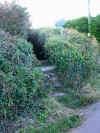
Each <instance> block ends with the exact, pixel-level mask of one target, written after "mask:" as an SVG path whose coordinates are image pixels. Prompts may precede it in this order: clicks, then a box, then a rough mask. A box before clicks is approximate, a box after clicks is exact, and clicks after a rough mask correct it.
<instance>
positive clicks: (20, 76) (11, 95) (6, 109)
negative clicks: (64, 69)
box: [0, 31, 45, 131]
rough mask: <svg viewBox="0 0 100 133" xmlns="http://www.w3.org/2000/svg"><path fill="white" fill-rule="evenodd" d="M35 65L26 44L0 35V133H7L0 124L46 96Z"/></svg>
mask: <svg viewBox="0 0 100 133" xmlns="http://www.w3.org/2000/svg"><path fill="white" fill-rule="evenodd" d="M33 63H34V64H33ZM37 63H38V61H37V59H36V57H35V56H34V54H33V52H32V46H31V45H29V44H28V43H27V41H25V40H24V39H22V38H18V39H17V38H14V37H12V36H10V35H9V34H7V33H5V32H4V31H0V126H1V127H0V130H2V128H3V129H4V130H5V131H6V130H7V129H6V128H5V127H2V124H1V122H2V120H3V121H4V122H6V121H7V120H14V119H15V118H16V117H17V115H18V114H19V113H20V111H22V112H24V111H29V110H31V109H32V108H34V102H35V100H36V99H37V97H41V96H43V94H45V92H44V93H43V89H44V84H43V83H44V75H43V73H42V72H41V71H40V70H39V69H38V68H35V67H36V66H37Z"/></svg>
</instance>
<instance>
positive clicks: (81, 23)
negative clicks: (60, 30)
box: [63, 17, 88, 33]
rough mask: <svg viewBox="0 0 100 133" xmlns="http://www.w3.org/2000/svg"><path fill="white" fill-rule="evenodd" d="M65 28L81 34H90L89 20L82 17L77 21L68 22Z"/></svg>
mask: <svg viewBox="0 0 100 133" xmlns="http://www.w3.org/2000/svg"><path fill="white" fill-rule="evenodd" d="M63 27H64V28H73V29H76V30H78V31H79V32H84V33H88V18H87V17H81V18H77V19H72V20H68V21H67V22H66V23H65V24H64V26H63Z"/></svg>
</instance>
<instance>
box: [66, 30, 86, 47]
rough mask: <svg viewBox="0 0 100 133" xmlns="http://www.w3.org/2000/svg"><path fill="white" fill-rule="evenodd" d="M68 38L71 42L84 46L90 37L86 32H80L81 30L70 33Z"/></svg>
mask: <svg viewBox="0 0 100 133" xmlns="http://www.w3.org/2000/svg"><path fill="white" fill-rule="evenodd" d="M67 40H68V41H69V42H70V43H71V44H74V45H75V44H80V45H81V46H82V44H83V46H84V44H85V43H87V42H88V37H87V36H86V35H85V34H82V33H79V32H77V31H76V32H72V33H70V35H68V36H67Z"/></svg>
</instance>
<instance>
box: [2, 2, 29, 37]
mask: <svg viewBox="0 0 100 133" xmlns="http://www.w3.org/2000/svg"><path fill="white" fill-rule="evenodd" d="M29 27H30V22H29V14H28V12H27V11H26V8H23V7H21V6H20V5H17V4H15V3H13V2H12V3H7V2H6V3H5V4H1V3H0V28H2V29H4V30H5V31H7V32H10V34H12V35H16V34H21V35H23V36H26V35H27V30H28V28H29Z"/></svg>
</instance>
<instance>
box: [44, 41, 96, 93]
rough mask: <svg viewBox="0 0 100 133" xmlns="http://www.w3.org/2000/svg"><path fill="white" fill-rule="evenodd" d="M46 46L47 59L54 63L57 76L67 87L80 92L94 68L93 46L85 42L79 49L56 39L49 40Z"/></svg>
mask: <svg viewBox="0 0 100 133" xmlns="http://www.w3.org/2000/svg"><path fill="white" fill-rule="evenodd" d="M51 43H52V44H51ZM46 47H47V48H48V52H49V55H50V57H49V59H48V61H49V63H50V64H54V65H56V67H57V73H58V75H59V77H61V79H62V81H64V83H65V84H66V85H67V87H70V88H72V89H73V90H75V91H78V93H80V91H81V90H80V89H81V88H82V87H83V85H84V84H86V82H87V80H88V79H89V77H90V76H91V74H92V71H93V69H94V64H95V57H94V55H93V48H92V47H91V46H90V47H89V45H88V44H87V45H84V46H82V47H80V49H79V48H78V47H75V46H71V45H69V44H68V43H66V42H65V41H59V42H57V40H55V41H54V42H49V43H48V44H47V46H46ZM76 93H77V92H76Z"/></svg>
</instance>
